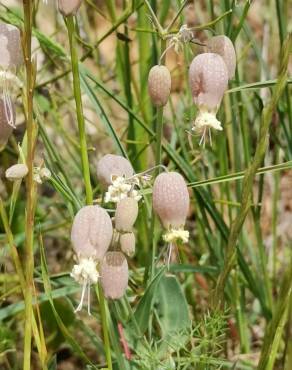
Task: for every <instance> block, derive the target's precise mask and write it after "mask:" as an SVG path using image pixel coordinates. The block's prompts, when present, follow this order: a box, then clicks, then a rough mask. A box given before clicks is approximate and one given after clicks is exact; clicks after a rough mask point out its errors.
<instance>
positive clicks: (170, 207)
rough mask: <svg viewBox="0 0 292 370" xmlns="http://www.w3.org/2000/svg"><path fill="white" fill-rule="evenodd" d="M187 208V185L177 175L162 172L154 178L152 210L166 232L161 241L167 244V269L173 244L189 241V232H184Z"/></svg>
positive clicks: (188, 198) (188, 203) (188, 199)
mask: <svg viewBox="0 0 292 370" xmlns="http://www.w3.org/2000/svg"><path fill="white" fill-rule="evenodd" d="M189 206H190V197H189V192H188V189H187V185H186V183H185V180H184V178H183V177H182V176H181V175H180V174H179V173H177V172H164V173H161V174H160V175H158V176H157V177H156V179H155V181H154V185H153V209H154V212H155V213H156V214H157V215H158V216H159V218H160V220H161V223H162V225H163V226H164V228H165V229H166V230H167V231H166V233H165V234H164V235H163V240H164V241H165V242H166V243H168V252H167V254H168V257H167V266H168V267H169V262H170V257H171V253H172V249H173V246H174V244H176V243H187V242H188V240H189V232H188V231H187V230H184V224H185V222H186V218H187V215H188V212H189Z"/></svg>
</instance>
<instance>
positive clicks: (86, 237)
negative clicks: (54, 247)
mask: <svg viewBox="0 0 292 370" xmlns="http://www.w3.org/2000/svg"><path fill="white" fill-rule="evenodd" d="M112 235H113V228H112V223H111V219H110V217H109V215H108V213H107V212H106V210H104V209H103V208H101V207H99V206H85V207H83V208H81V209H80V210H79V211H78V212H77V214H76V216H75V217H74V221H73V225H72V230H71V241H72V244H73V247H74V249H75V252H76V254H77V258H78V264H75V265H74V267H73V269H72V272H71V276H72V277H73V278H74V279H75V280H76V281H77V282H78V283H79V284H81V285H82V293H81V299H80V303H79V305H78V307H77V308H76V310H75V311H80V310H81V309H82V306H83V301H84V296H85V292H86V289H88V313H89V314H90V286H91V284H96V283H97V281H98V278H99V273H98V271H97V269H96V266H97V264H98V263H100V261H101V260H102V259H103V256H104V254H105V253H106V251H107V250H108V248H109V245H110V243H111V240H112Z"/></svg>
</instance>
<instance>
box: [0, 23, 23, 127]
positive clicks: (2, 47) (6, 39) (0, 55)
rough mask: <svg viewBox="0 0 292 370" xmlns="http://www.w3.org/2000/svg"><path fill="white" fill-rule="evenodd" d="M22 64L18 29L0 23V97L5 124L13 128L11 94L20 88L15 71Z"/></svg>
mask: <svg viewBox="0 0 292 370" xmlns="http://www.w3.org/2000/svg"><path fill="white" fill-rule="evenodd" d="M22 62H23V58H22V48H21V39H20V32H19V29H18V28H17V27H15V26H12V25H10V24H6V23H0V87H1V90H0V95H1V99H2V100H3V102H4V112H5V115H6V119H7V123H8V125H10V126H11V127H13V128H15V113H14V107H13V102H12V99H11V93H13V92H14V91H16V90H17V89H18V88H22V83H21V81H20V80H19V79H18V78H17V76H16V70H17V68H18V67H20V65H21V64H22Z"/></svg>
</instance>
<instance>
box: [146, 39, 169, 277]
mask: <svg viewBox="0 0 292 370" xmlns="http://www.w3.org/2000/svg"><path fill="white" fill-rule="evenodd" d="M165 47H166V41H165V40H163V39H161V51H160V52H161V55H162V54H164V50H165ZM164 59H165V56H164V57H163V60H162V62H164ZM155 133H156V148H155V166H156V167H157V170H156V171H155V172H156V174H158V173H159V172H160V165H161V146H162V135H163V106H162V107H159V108H157V110H156V127H155ZM156 223H157V218H156V217H155V216H154V217H152V223H151V230H152V233H151V235H153V242H152V254H151V273H150V280H149V281H151V280H152V279H153V277H154V274H155V256H156V252H157V240H156V237H155V225H156Z"/></svg>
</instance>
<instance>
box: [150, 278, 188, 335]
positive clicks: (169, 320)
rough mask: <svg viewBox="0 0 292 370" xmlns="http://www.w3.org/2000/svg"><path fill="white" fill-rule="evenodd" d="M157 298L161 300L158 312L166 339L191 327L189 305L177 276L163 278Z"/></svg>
mask: <svg viewBox="0 0 292 370" xmlns="http://www.w3.org/2000/svg"><path fill="white" fill-rule="evenodd" d="M156 296H157V297H158V298H159V299H158V300H157V302H158V308H157V311H158V314H159V323H160V326H161V329H162V333H163V336H164V337H170V336H171V335H172V334H176V333H178V332H180V331H183V330H185V329H187V328H189V327H190V324H191V321H190V317H189V310H188V304H187V301H186V298H185V296H184V293H183V291H182V289H181V286H180V284H179V282H178V279H177V277H176V276H174V275H173V276H163V277H162V279H161V280H160V283H159V287H158V291H157V294H156Z"/></svg>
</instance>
